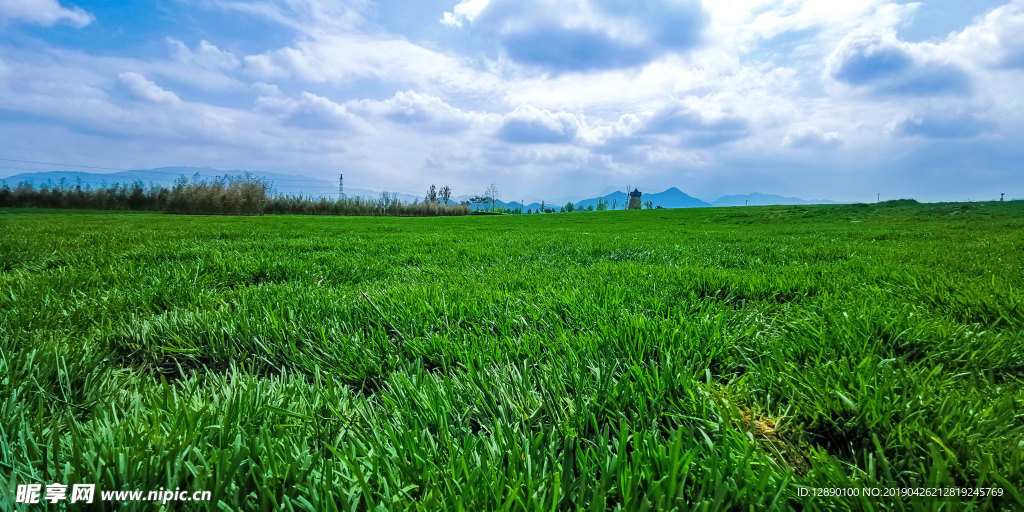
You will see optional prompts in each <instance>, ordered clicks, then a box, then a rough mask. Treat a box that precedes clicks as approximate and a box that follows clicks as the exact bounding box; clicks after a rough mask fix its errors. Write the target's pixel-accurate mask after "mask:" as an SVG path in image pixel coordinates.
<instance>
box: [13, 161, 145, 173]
mask: <svg viewBox="0 0 1024 512" xmlns="http://www.w3.org/2000/svg"><path fill="white" fill-rule="evenodd" d="M0 160H3V161H5V162H18V163H21V164H38V165H59V166H62V167H81V168H83V169H101V170H105V171H134V170H135V169H121V168H118V167H96V166H91V165H76V164H58V163H55V162H35V161H32V160H16V159H14V158H0Z"/></svg>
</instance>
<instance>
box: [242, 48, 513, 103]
mask: <svg viewBox="0 0 1024 512" xmlns="http://www.w3.org/2000/svg"><path fill="white" fill-rule="evenodd" d="M244 63H245V67H246V70H247V71H248V72H249V73H250V74H251V75H254V76H256V77H259V78H261V79H263V80H281V79H298V80H303V81H308V82H314V83H332V84H339V83H345V82H351V81H354V80H356V79H359V78H378V79H380V80H384V81H387V82H390V83H400V84H413V85H417V86H418V87H419V88H432V89H442V90H452V91H458V90H480V89H485V90H491V91H493V90H494V89H495V88H496V87H497V80H496V77H494V76H493V75H490V74H487V73H481V72H478V71H476V70H475V69H473V68H472V67H470V66H468V65H466V64H465V63H464V62H463V60H462V59H461V58H459V57H456V56H453V55H448V54H445V53H442V52H439V51H436V50H430V49H427V48H424V47H422V46H419V45H416V44H413V43H410V42H409V41H406V40H403V39H398V38H388V37H377V36H368V35H359V34H323V35H318V36H317V37H315V38H304V39H302V40H300V41H298V42H296V43H295V44H293V45H292V46H289V47H285V48H280V49H277V50H273V51H270V52H266V53H262V54H257V55H250V56H247V57H245V59H244Z"/></svg>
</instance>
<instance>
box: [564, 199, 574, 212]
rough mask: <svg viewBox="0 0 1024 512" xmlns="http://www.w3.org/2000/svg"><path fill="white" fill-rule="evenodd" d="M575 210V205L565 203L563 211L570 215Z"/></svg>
mask: <svg viewBox="0 0 1024 512" xmlns="http://www.w3.org/2000/svg"><path fill="white" fill-rule="evenodd" d="M575 209H576V205H574V204H572V201H569V202H568V203H565V211H567V212H570V213H571V212H572V211H573V210H575Z"/></svg>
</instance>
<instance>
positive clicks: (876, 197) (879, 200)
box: [875, 192, 882, 203]
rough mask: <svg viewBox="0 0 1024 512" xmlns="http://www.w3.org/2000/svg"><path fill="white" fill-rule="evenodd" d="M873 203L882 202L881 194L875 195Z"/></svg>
mask: <svg viewBox="0 0 1024 512" xmlns="http://www.w3.org/2000/svg"><path fill="white" fill-rule="evenodd" d="M875 202H876V203H881V202H882V193H881V192H879V193H878V194H877V195H875Z"/></svg>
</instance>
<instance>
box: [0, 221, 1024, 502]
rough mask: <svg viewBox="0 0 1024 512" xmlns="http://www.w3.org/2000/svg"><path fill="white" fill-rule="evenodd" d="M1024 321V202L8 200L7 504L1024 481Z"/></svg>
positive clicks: (1005, 485)
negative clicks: (321, 212) (416, 214)
mask: <svg viewBox="0 0 1024 512" xmlns="http://www.w3.org/2000/svg"><path fill="white" fill-rule="evenodd" d="M1022 333H1024V203H1021V202H1012V203H972V204H933V205H916V204H906V203H895V204H884V203H883V204H881V205H835V206H806V207H804V206H779V207H749V208H708V209H686V210H651V211H631V212H626V211H615V212H592V213H590V212H588V213H571V214H555V215H522V216H500V217H462V218H422V219H410V218H348V217H310V216H264V217H200V216H174V215H164V214H153V213H124V212H82V211H54V210H49V211H44V210H17V209H7V210H6V211H5V212H3V213H0V509H13V504H12V503H11V502H12V501H13V498H14V495H15V488H16V486H17V485H18V484H23V483H41V484H44V486H45V484H50V483H54V482H57V483H64V484H68V485H70V484H73V483H95V484H97V488H98V489H104V490H106V489H114V490H120V489H124V490H135V489H138V490H144V491H149V490H153V489H158V488H160V487H164V488H169V489H173V488H175V487H180V488H182V489H187V490H189V491H194V490H209V491H212V495H213V500H212V501H210V502H207V503H201V504H200V503H168V504H167V505H166V507H168V508H169V509H183V510H186V509H187V510H192V509H202V508H207V509H210V510H256V509H271V508H283V509H288V510H292V509H295V510H335V509H338V510H341V509H343V510H352V509H356V510H365V509H367V508H371V507H377V508H383V509H406V508H414V509H424V510H437V509H460V508H461V509H465V510H492V509H513V510H517V509H531V510H576V509H588V510H603V509H616V508H619V509H623V510H637V509H643V508H645V507H649V508H650V509H651V510H669V509H673V508H676V509H683V510H686V509H689V508H698V507H702V506H707V507H708V508H709V509H711V510H718V509H740V508H742V509H744V510H746V509H751V508H752V509H755V510H764V509H769V508H775V509H788V508H794V509H800V508H810V509H818V508H820V509H837V510H842V509H848V508H850V507H853V508H858V509H865V508H880V509H897V510H899V509H937V508H938V507H940V506H945V507H947V508H948V509H950V510H959V509H983V510H988V509H1008V510H1013V509H1018V510H1019V509H1020V508H1021V507H1024V385H1022V384H1024V334H1022ZM826 487H827V488H832V487H846V488H885V489H891V488H897V491H899V489H902V488H910V489H911V490H913V489H916V488H944V489H949V488H957V487H959V488H971V489H975V488H999V491H996V492H997V493H998V494H1000V495H998V496H989V497H982V498H964V497H957V498H953V499H945V500H941V499H940V500H936V499H921V498H898V497H897V498H894V497H875V498H866V497H863V496H860V497H820V496H818V497H815V496H813V492H814V489H815V488H826ZM883 492H891V491H884V490H883ZM919 492H920V491H919ZM926 492H927V491H926ZM947 492H948V491H947ZM802 494H811V495H809V496H802ZM97 496H98V494H97ZM115 505H116V504H115V503H106V504H99V503H97V504H94V506H95V507H106V508H114V506H115ZM225 505H226V508H224V507H225ZM131 506H133V507H136V506H137V507H138V508H141V509H146V510H155V507H154V506H153V505H152V504H145V505H143V504H138V503H134V504H131ZM37 508H39V509H41V508H42V505H38V506H37Z"/></svg>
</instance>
